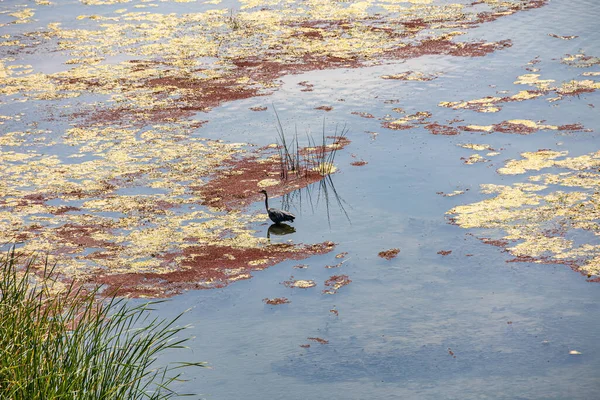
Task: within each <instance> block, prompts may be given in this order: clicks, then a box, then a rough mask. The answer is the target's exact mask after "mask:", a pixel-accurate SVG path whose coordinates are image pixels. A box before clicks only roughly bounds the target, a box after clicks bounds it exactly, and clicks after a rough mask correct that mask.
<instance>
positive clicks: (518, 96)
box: [510, 90, 542, 101]
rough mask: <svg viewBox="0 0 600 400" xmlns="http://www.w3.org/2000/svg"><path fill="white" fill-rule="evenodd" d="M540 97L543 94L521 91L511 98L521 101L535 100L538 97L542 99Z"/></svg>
mask: <svg viewBox="0 0 600 400" xmlns="http://www.w3.org/2000/svg"><path fill="white" fill-rule="evenodd" d="M540 96H542V93H539V92H531V91H529V90H521V91H520V92H519V93H517V94H515V95H512V96H510V99H512V100H517V101H520V100H529V99H535V98H536V97H540Z"/></svg>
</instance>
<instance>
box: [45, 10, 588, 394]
mask: <svg viewBox="0 0 600 400" xmlns="http://www.w3.org/2000/svg"><path fill="white" fill-rule="evenodd" d="M177 7H181V6H177ZM179 9H181V8H177V10H179ZM599 20H600V9H598V7H597V5H596V3H595V2H594V1H591V0H580V1H550V2H549V4H548V5H547V6H545V7H542V8H540V9H537V10H532V11H528V12H523V13H517V14H516V15H513V16H510V17H507V18H502V19H500V20H498V21H495V22H492V23H488V24H484V25H482V26H481V27H479V28H476V29H472V30H470V31H469V33H468V34H467V37H468V38H470V39H485V40H503V39H511V40H512V42H513V46H512V47H510V48H508V49H505V50H502V51H499V52H495V53H493V54H490V55H488V56H486V57H483V58H456V57H447V56H427V57H421V58H417V59H412V60H407V61H406V62H396V63H392V64H387V65H381V66H373V67H368V68H362V69H353V70H324V71H317V72H311V73H306V74H302V75H295V76H287V77H285V78H284V79H283V86H282V87H281V88H280V89H279V90H276V91H275V92H274V93H273V94H272V95H269V96H266V97H258V98H252V99H248V100H243V101H236V102H230V103H225V104H223V105H222V106H221V107H218V108H215V109H214V110H213V111H211V112H210V113H209V114H202V115H199V116H198V118H199V119H208V120H209V123H207V124H206V125H205V126H204V127H203V128H202V131H201V132H199V134H200V135H202V136H203V137H210V138H218V139H223V140H226V141H230V142H253V143H256V144H258V145H264V144H268V143H271V142H273V140H274V137H275V135H276V131H275V120H274V115H273V113H272V105H275V107H276V108H277V110H278V112H279V114H280V116H281V118H282V122H283V124H284V126H285V127H286V128H287V129H289V130H290V131H291V130H293V127H294V126H295V125H296V126H298V129H299V130H300V131H301V132H303V131H304V130H305V129H310V130H311V131H312V132H313V133H317V134H318V133H319V132H320V129H321V124H322V121H323V118H324V117H325V122H326V125H327V127H328V129H330V130H333V129H334V127H335V125H336V124H338V125H339V126H342V125H344V124H345V125H346V126H347V127H348V128H349V129H350V133H349V135H348V137H349V138H350V139H351V140H352V143H351V144H350V145H349V146H348V147H347V148H346V149H344V150H343V151H340V152H338V154H337V155H336V164H337V165H338V166H339V169H340V171H339V172H338V173H337V174H335V175H334V176H333V182H334V184H335V189H336V190H337V192H338V194H339V196H340V197H341V198H342V199H343V201H344V203H343V204H344V207H345V210H346V212H347V213H348V218H346V216H345V215H344V212H343V211H342V210H341V209H340V208H339V207H338V206H337V203H336V202H335V200H334V199H331V201H330V204H329V207H330V209H329V213H330V215H329V217H328V215H327V207H326V201H325V199H324V198H321V199H320V200H319V201H317V199H316V197H317V195H318V187H317V186H315V187H313V188H312V194H313V197H312V204H311V202H310V201H309V200H308V198H307V193H306V192H304V193H302V199H300V198H299V197H295V198H294V199H292V201H291V203H292V204H291V210H292V211H294V212H295V213H296V214H297V216H298V218H297V220H296V222H295V223H294V226H295V228H296V232H295V233H294V234H292V235H289V236H284V237H274V238H272V240H273V241H285V240H288V239H290V240H293V241H294V242H306V243H314V242H319V241H323V240H332V241H334V242H335V243H337V247H336V250H335V251H334V252H333V253H331V254H327V255H323V256H318V257H312V258H310V259H308V260H304V261H303V262H302V263H305V264H307V265H308V266H309V267H308V268H306V269H296V268H293V266H295V265H297V264H299V263H298V262H292V261H290V262H284V263H281V264H279V265H277V266H274V267H272V268H269V269H267V270H265V271H261V272H256V273H255V274H254V277H253V278H252V279H250V280H247V281H240V282H237V283H235V284H232V285H230V286H229V287H227V288H224V289H218V290H205V291H194V292H188V293H186V294H184V295H180V296H177V297H175V298H173V299H172V300H171V301H170V302H168V303H167V304H166V305H164V306H162V307H160V308H159V311H158V314H159V315H161V316H164V317H171V316H173V315H175V314H177V313H179V312H181V311H183V310H185V309H187V308H191V310H190V311H189V312H188V313H187V314H186V315H185V317H184V319H183V320H184V322H185V323H189V324H192V325H193V328H192V329H190V330H189V331H188V333H189V334H191V335H194V336H195V337H196V338H195V339H194V340H193V342H192V343H191V350H190V352H189V353H188V354H186V353H185V352H178V353H174V354H172V355H168V356H167V357H165V359H164V361H167V360H171V361H180V360H181V359H182V358H189V359H194V360H205V361H207V362H209V364H210V365H211V367H212V369H205V370H200V371H194V373H191V374H187V375H186V378H188V379H189V381H188V382H186V383H184V384H182V385H181V386H180V389H182V390H184V391H193V392H197V393H201V394H202V396H201V397H202V398H207V399H240V398H244V399H248V400H250V399H289V400H292V399H377V400H383V399H595V398H598V392H599V390H600V383H599V380H598V374H599V372H600V343H599V342H598V339H597V338H598V335H599V334H600V323H599V322H598V316H599V315H600V307H599V300H600V286H598V284H597V283H589V282H586V280H585V277H583V276H581V275H580V274H578V273H575V272H573V271H572V270H571V269H570V268H568V267H566V266H563V265H540V264H530V263H506V261H507V260H509V259H511V258H513V257H512V256H510V255H509V254H507V253H503V252H502V251H501V249H499V248H497V247H494V246H490V245H486V244H484V243H482V242H481V241H480V240H478V239H477V238H476V237H475V236H473V235H477V236H479V237H486V236H490V235H491V234H493V232H481V231H468V230H464V229H462V228H460V227H457V226H454V225H450V224H449V223H448V220H447V218H446V217H445V213H446V212H447V211H448V210H450V209H451V208H452V207H453V206H455V205H459V204H467V203H473V202H475V201H479V200H481V199H484V198H486V195H483V194H481V193H480V191H479V185H480V184H485V183H496V184H511V183H514V182H521V181H524V179H525V178H523V176H504V175H499V174H498V173H497V172H496V169H497V168H499V167H501V166H502V165H504V162H505V161H506V160H508V159H512V158H518V157H519V154H520V153H522V152H524V151H535V150H537V149H554V150H568V151H569V155H573V156H574V155H580V154H586V153H589V152H590V151H597V150H600V149H599V148H598V144H599V143H600V141H599V139H600V138H599V136H598V133H597V131H598V129H599V128H600V113H598V111H597V110H598V108H599V107H600V101H599V99H600V97H599V94H598V92H597V91H596V92H593V93H587V94H584V95H581V96H579V97H571V98H566V99H564V100H562V101H560V102H558V103H556V104H553V103H548V102H547V101H546V100H544V99H535V100H529V101H527V102H514V103H506V104H504V105H503V109H502V111H501V112H500V113H495V114H483V113H476V112H473V111H469V110H452V109H446V108H441V107H438V103H439V102H440V101H459V100H471V99H477V98H481V97H485V96H493V95H496V91H497V90H510V92H511V94H513V93H515V92H516V91H517V88H516V87H515V85H514V84H513V82H514V81H515V80H516V78H517V76H519V75H522V74H525V73H528V72H527V71H526V70H525V67H528V64H527V63H528V62H530V61H531V60H532V59H534V58H535V57H539V59H540V60H541V63H540V64H537V65H536V67H538V68H540V69H541V71H542V72H541V73H542V74H544V75H546V76H552V77H553V79H557V81H558V80H559V79H562V80H570V79H575V78H577V77H578V74H579V73H580V71H578V70H575V69H573V68H571V67H568V66H566V65H564V64H561V63H560V62H559V60H558V59H560V57H563V56H564V55H565V54H576V53H578V52H580V51H581V50H583V51H584V52H585V54H588V55H592V56H600V34H599V33H598V21H599ZM549 33H554V34H558V35H578V36H579V38H577V39H575V40H570V41H567V40H560V39H557V38H552V37H549V36H548V34H549ZM49 68H50V67H49ZM409 70H412V71H419V72H423V73H428V74H438V75H439V76H438V77H437V79H435V80H432V81H429V82H405V81H399V80H384V79H381V78H380V77H381V76H382V75H386V74H397V73H400V72H404V71H409ZM587 70H590V71H598V70H600V68H598V66H595V67H593V68H591V69H586V71H587ZM544 75H543V76H544ZM579 79H581V78H579ZM301 81H308V82H310V83H311V84H313V85H314V90H313V91H312V92H302V91H301V89H303V87H302V86H299V85H298V83H299V82H301ZM490 85H495V86H494V87H490ZM524 89H525V87H522V88H521V89H518V90H524ZM339 99H343V100H344V101H340V100H339ZM385 100H398V102H397V103H394V104H390V103H389V102H386V101H385ZM589 104H593V105H595V108H592V107H591V106H590V105H589ZM259 105H265V106H268V107H269V110H268V111H266V112H260V113H257V112H251V111H249V110H248V108H249V107H253V106H259ZM322 105H329V106H332V107H333V110H332V111H330V112H327V113H325V112H323V111H319V110H315V107H319V106H322ZM394 107H402V108H404V109H405V110H406V112H407V114H412V113H415V112H418V111H432V112H434V117H432V120H433V121H435V120H437V121H438V122H439V123H444V122H445V121H447V120H451V119H453V118H457V117H458V118H461V119H465V124H477V125H487V124H492V123H497V122H499V121H502V120H510V119H529V120H534V121H540V120H546V123H548V124H555V125H561V124H570V123H581V124H582V125H584V126H585V127H586V128H591V129H593V130H594V132H577V133H566V132H555V131H539V132H537V133H534V134H532V135H527V136H521V135H511V134H502V133H494V134H488V135H483V134H481V133H467V132H464V133H461V134H460V135H458V136H435V135H432V134H430V133H429V132H428V131H427V130H425V129H423V128H421V127H419V128H415V129H411V130H406V131H393V130H388V129H385V128H382V127H381V121H380V120H379V118H383V117H384V116H385V115H387V114H394V111H393V110H392V109H393V108H394ZM353 111H357V112H367V113H371V114H372V115H374V116H375V117H376V118H373V119H366V118H361V117H360V116H357V115H353V114H351V112H353ZM367 132H376V133H378V134H377V135H374V134H373V133H367ZM462 143H485V144H488V145H490V146H491V147H493V148H494V149H502V150H501V151H500V153H501V154H500V155H497V156H495V157H491V158H490V159H491V161H490V162H488V163H477V164H474V165H465V164H464V163H463V161H462V160H461V157H468V156H469V155H471V154H472V153H473V151H471V150H468V149H465V148H461V147H459V146H457V144H462ZM353 155H354V156H355V157H353ZM359 159H362V160H365V161H367V162H368V164H367V165H365V166H362V167H355V166H351V165H350V163H351V162H353V161H355V160H359ZM457 189H461V190H464V189H469V190H468V191H467V192H466V193H465V194H463V195H460V196H456V197H443V196H440V195H438V194H436V193H437V192H445V193H449V192H452V191H453V190H457ZM274 202H275V206H278V207H279V205H280V199H274ZM262 206H263V205H262V203H259V204H256V205H254V206H253V207H252V208H251V210H250V211H251V212H262ZM348 219H349V220H348ZM256 228H257V229H258V232H259V234H261V235H265V236H266V234H267V228H268V224H266V223H265V224H262V225H261V224H258V225H257V226H256ZM390 248H400V249H401V252H400V254H399V255H398V257H396V258H395V259H392V260H390V261H387V260H384V259H382V258H379V257H378V256H377V254H378V252H380V251H382V250H386V249H390ZM441 250H451V251H452V253H451V254H449V255H447V256H442V255H440V254H438V252H439V251H441ZM341 252H348V255H347V256H346V258H345V259H346V260H347V261H346V262H345V263H344V264H343V265H342V266H340V267H339V268H337V269H326V268H325V265H332V264H336V263H337V262H339V261H340V260H338V259H336V258H335V257H334V256H335V254H338V253H341ZM336 274H345V275H348V276H349V277H350V279H351V280H352V283H351V284H350V285H348V286H346V287H343V288H341V289H340V290H339V292H338V293H337V294H335V295H323V294H321V290H323V289H324V286H323V282H324V281H325V280H326V279H328V278H329V277H330V276H331V275H336ZM290 276H294V277H295V278H296V279H312V280H314V281H315V282H317V287H315V288H312V289H307V290H302V289H291V288H287V287H285V286H284V285H282V284H281V282H283V281H285V280H288V279H289V278H290ZM266 297H270V298H273V297H287V298H289V299H290V300H291V303H290V304H287V305H281V306H268V305H265V304H264V303H263V301H262V299H264V298H266ZM330 310H337V312H338V315H337V316H336V315H335V314H334V313H332V312H331V311H330ZM309 337H318V338H322V339H325V340H328V341H329V343H328V344H319V343H317V342H316V341H313V340H309V339H308V338H309ZM304 344H310V348H303V347H300V345H304ZM571 350H577V351H579V352H581V354H580V355H570V354H569V352H570V351H571Z"/></svg>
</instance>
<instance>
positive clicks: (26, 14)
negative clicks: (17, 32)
mask: <svg viewBox="0 0 600 400" xmlns="http://www.w3.org/2000/svg"><path fill="white" fill-rule="evenodd" d="M8 15H10V16H11V17H15V18H17V20H16V21H14V22H13V23H15V24H26V23H28V22H30V21H31V18H33V15H34V11H33V9H32V8H24V9H22V10H19V11H15V12H13V13H10V14H8Z"/></svg>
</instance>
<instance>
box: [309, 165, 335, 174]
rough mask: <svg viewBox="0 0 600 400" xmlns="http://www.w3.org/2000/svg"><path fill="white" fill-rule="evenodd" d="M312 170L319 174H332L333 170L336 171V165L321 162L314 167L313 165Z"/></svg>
mask: <svg viewBox="0 0 600 400" xmlns="http://www.w3.org/2000/svg"><path fill="white" fill-rule="evenodd" d="M313 171H316V172H318V173H319V174H321V175H329V174H333V173H334V172H335V171H337V167H336V166H335V165H334V164H333V163H330V162H322V163H320V164H319V165H317V166H316V167H314V168H313Z"/></svg>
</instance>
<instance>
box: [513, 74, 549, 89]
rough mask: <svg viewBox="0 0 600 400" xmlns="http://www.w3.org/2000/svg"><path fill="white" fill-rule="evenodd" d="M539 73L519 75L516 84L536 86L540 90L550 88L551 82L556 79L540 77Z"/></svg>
mask: <svg viewBox="0 0 600 400" xmlns="http://www.w3.org/2000/svg"><path fill="white" fill-rule="evenodd" d="M539 77H540V75H539V74H524V75H521V76H519V77H517V80H516V81H515V82H514V84H515V85H528V86H535V87H537V88H538V89H540V90H549V89H550V84H551V83H552V82H555V80H554V79H539Z"/></svg>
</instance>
